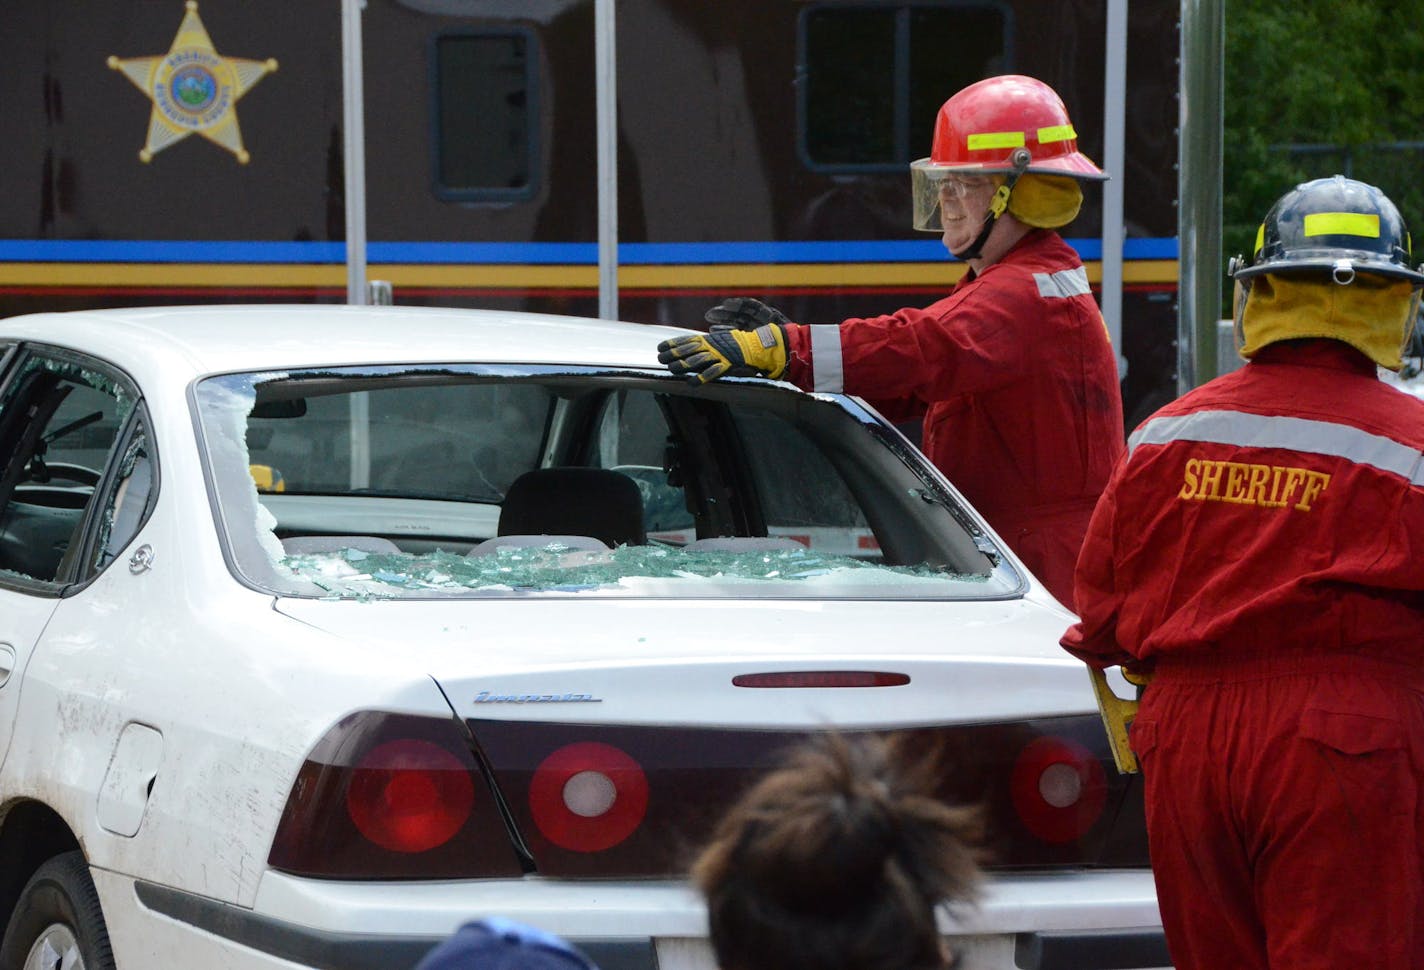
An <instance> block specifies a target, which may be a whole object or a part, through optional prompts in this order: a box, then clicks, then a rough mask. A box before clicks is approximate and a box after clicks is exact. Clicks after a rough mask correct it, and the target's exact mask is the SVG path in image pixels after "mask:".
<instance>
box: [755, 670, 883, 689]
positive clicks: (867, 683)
mask: <svg viewBox="0 0 1424 970" xmlns="http://www.w3.org/2000/svg"><path fill="white" fill-rule="evenodd" d="M909 682H910V677H909V675H908V674H892V673H886V672H884V671H879V670H788V671H782V672H777V673H766V674H738V675H737V676H735V677H733V678H732V685H733V686H735V687H903V686H904V685H906V684H908V683H909Z"/></svg>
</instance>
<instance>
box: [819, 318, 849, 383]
mask: <svg viewBox="0 0 1424 970" xmlns="http://www.w3.org/2000/svg"><path fill="white" fill-rule="evenodd" d="M810 329H811V367H812V369H813V372H814V386H812V388H811V390H813V391H825V392H826V393H828V394H840V393H841V392H842V391H844V390H845V361H844V360H842V359H841V327H840V324H828V325H819V324H818V325H813V326H812V327H811V328H810Z"/></svg>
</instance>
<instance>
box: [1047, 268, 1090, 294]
mask: <svg viewBox="0 0 1424 970" xmlns="http://www.w3.org/2000/svg"><path fill="white" fill-rule="evenodd" d="M1033 281H1034V282H1035V283H1037V284H1038V295H1039V296H1041V297H1044V298H1045V299H1051V298H1053V297H1062V296H1086V295H1087V294H1089V293H1091V292H1093V291H1092V290H1091V289H1089V288H1088V271H1087V270H1085V269H1084V268H1083V267H1081V266H1079V267H1078V268H1077V269H1062V270H1059V271H1058V272H1056V273H1034V274H1033Z"/></svg>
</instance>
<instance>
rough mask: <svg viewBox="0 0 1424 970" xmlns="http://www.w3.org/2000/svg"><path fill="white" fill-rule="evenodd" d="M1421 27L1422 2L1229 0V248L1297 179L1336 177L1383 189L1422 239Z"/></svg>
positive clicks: (1422, 253) (1225, 214) (1237, 246)
mask: <svg viewBox="0 0 1424 970" xmlns="http://www.w3.org/2000/svg"><path fill="white" fill-rule="evenodd" d="M1421 25H1424V0H1310V2H1302V0H1296V2H1283V0H1228V2H1227V3H1226V64H1225V71H1224V74H1225V78H1224V80H1225V85H1226V87H1225V105H1226V117H1225V131H1224V134H1225V141H1224V146H1225V147H1224V151H1223V153H1224V156H1225V158H1224V162H1225V170H1224V173H1223V183H1224V185H1223V187H1224V190H1225V191H1224V198H1223V200H1222V221H1223V230H1224V235H1223V240H1222V251H1223V253H1225V254H1226V255H1227V256H1230V255H1232V254H1235V253H1249V252H1250V251H1251V248H1252V246H1253V244H1254V241H1255V234H1256V227H1257V226H1258V225H1259V224H1260V222H1261V217H1262V216H1264V215H1265V214H1266V210H1267V209H1269V208H1270V206H1271V203H1273V202H1274V201H1275V200H1276V199H1277V198H1279V197H1280V196H1281V195H1282V194H1283V193H1284V192H1286V191H1287V190H1288V189H1290V188H1291V187H1292V186H1293V185H1295V184H1297V183H1298V182H1302V181H1305V180H1307V179H1312V178H1320V177H1322V176H1328V175H1335V174H1342V175H1349V176H1350V177H1352V178H1357V179H1360V180H1361V181H1365V182H1369V183H1371V184H1374V185H1377V186H1379V187H1380V188H1381V189H1383V190H1384V192H1385V194H1387V195H1388V196H1389V197H1390V198H1391V199H1393V200H1394V202H1395V204H1396V205H1398V206H1399V209H1400V211H1401V212H1402V213H1403V215H1404V218H1405V222H1406V223H1407V224H1409V225H1410V226H1413V227H1415V233H1416V235H1417V236H1418V237H1419V238H1421V239H1424V29H1421ZM1415 255H1416V258H1421V259H1424V244H1421V245H1420V246H1418V247H1416V252H1415ZM1226 299H1227V302H1229V300H1230V291H1229V289H1228V291H1227V293H1226Z"/></svg>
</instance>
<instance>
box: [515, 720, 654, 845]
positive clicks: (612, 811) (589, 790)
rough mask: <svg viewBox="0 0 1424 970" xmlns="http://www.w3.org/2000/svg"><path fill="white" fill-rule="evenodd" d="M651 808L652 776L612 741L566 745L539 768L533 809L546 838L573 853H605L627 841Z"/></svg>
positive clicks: (534, 781)
mask: <svg viewBox="0 0 1424 970" xmlns="http://www.w3.org/2000/svg"><path fill="white" fill-rule="evenodd" d="M647 810H648V777H647V775H646V774H645V773H644V772H643V769H642V767H641V766H640V765H639V764H638V762H636V761H634V760H633V758H632V757H631V756H629V755H628V753H627V752H625V751H622V750H621V749H619V748H615V747H614V746H613V745H611V744H603V743H601V742H597V741H583V742H576V743H574V744H569V745H565V746H564V747H562V748H559V749H558V750H557V751H555V752H554V753H553V754H551V755H549V756H548V757H547V758H545V759H544V760H543V762H541V763H540V765H539V767H538V768H536V769H534V777H533V778H531V779H530V782H529V811H530V814H531V815H532V816H533V818H534V824H535V825H537V826H538V827H539V831H540V833H542V834H543V836H544V838H546V839H548V840H549V841H550V842H552V843H554V844H555V845H557V846H559V847H560V848H563V849H569V850H571V851H573V852H601V851H602V850H604V849H609V848H612V847H613V846H615V845H617V844H618V843H620V842H622V841H623V840H624V839H626V838H628V836H630V835H632V834H633V832H634V831H635V830H636V829H637V828H638V826H639V825H640V824H641V823H642V821H643V816H644V815H645V814H647Z"/></svg>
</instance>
